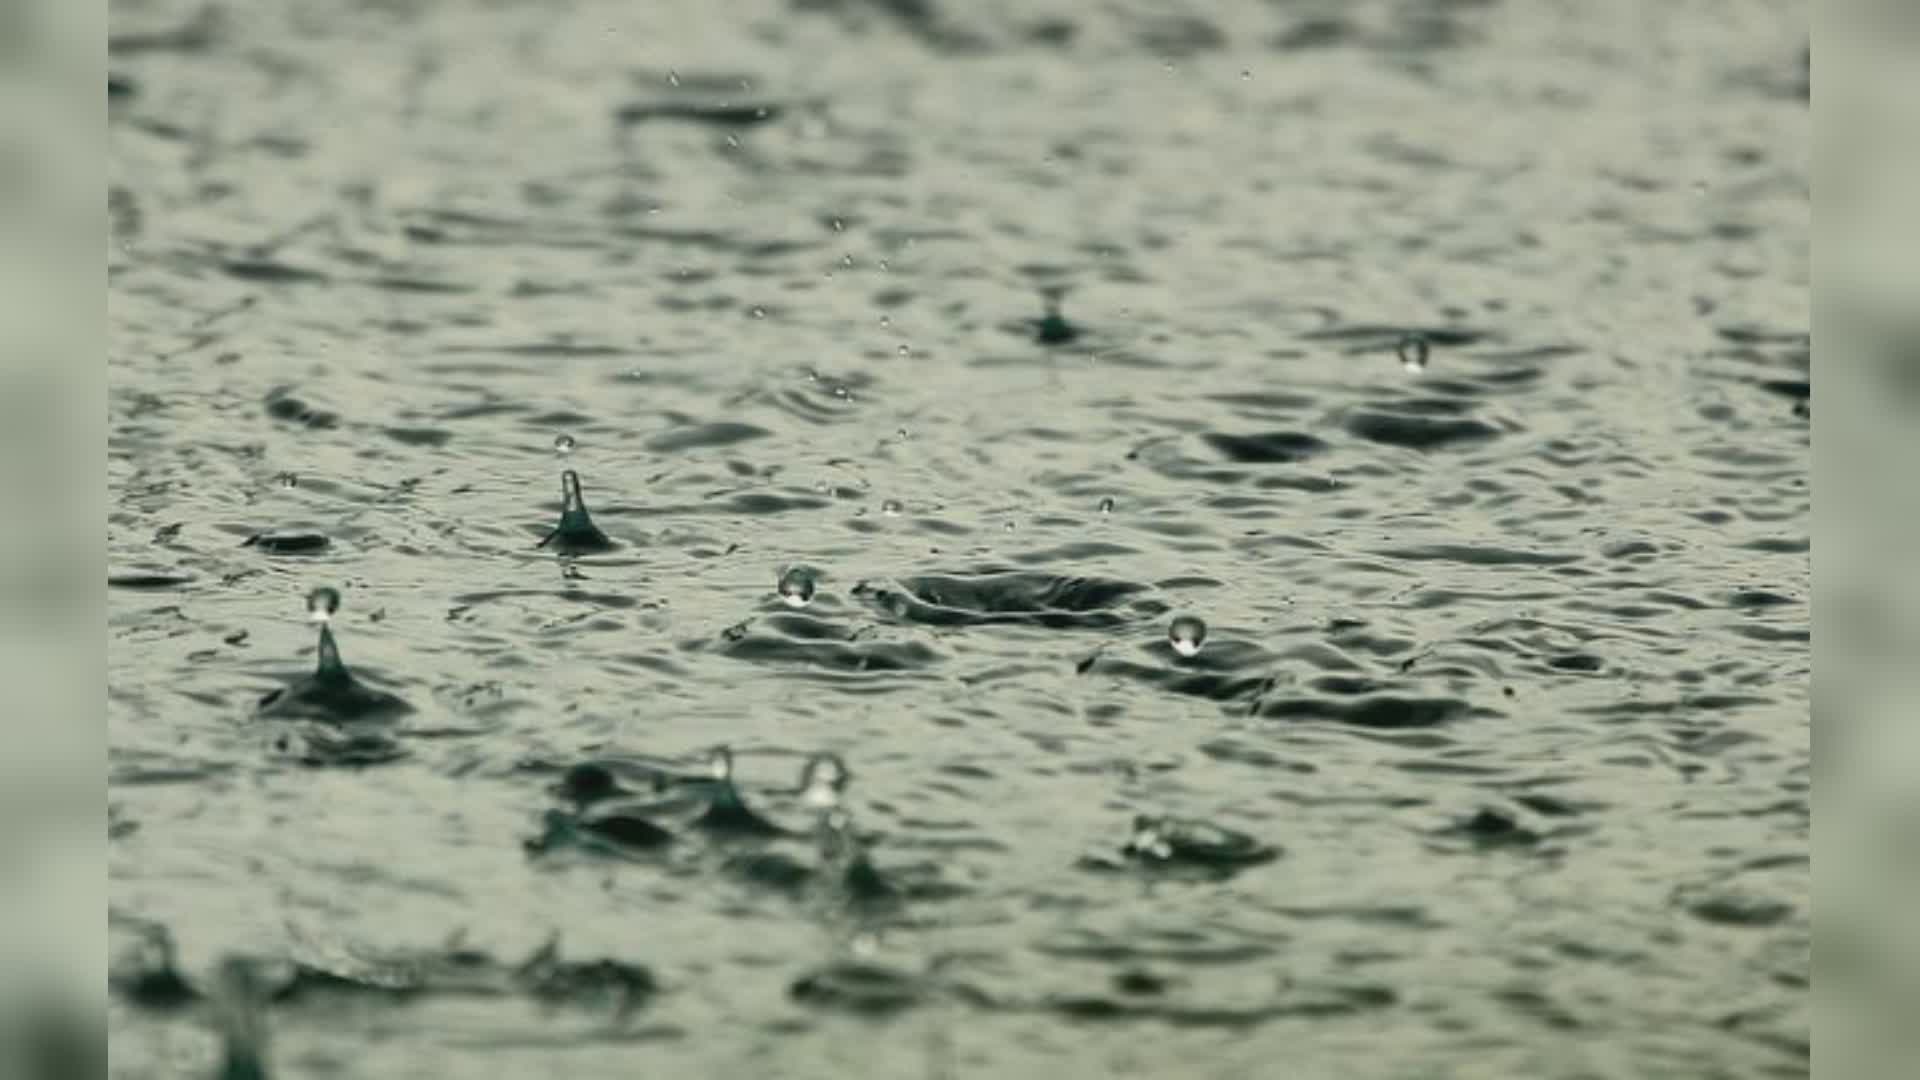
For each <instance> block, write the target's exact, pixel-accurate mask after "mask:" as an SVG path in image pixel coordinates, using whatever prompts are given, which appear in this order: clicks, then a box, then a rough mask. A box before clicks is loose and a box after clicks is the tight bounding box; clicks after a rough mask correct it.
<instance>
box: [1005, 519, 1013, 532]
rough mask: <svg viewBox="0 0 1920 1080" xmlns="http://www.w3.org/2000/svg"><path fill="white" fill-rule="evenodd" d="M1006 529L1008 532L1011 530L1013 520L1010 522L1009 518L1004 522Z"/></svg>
mask: <svg viewBox="0 0 1920 1080" xmlns="http://www.w3.org/2000/svg"><path fill="white" fill-rule="evenodd" d="M1006 530H1007V531H1008V532H1012V531H1013V522H1012V521H1011V520H1009V521H1008V522H1007V523H1006Z"/></svg>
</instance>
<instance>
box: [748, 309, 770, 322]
mask: <svg viewBox="0 0 1920 1080" xmlns="http://www.w3.org/2000/svg"><path fill="white" fill-rule="evenodd" d="M748 314H750V315H752V316H753V317H754V318H756V319H764V318H766V317H767V309H766V308H763V307H756V308H754V309H753V310H752V311H751V312H749V313H748Z"/></svg>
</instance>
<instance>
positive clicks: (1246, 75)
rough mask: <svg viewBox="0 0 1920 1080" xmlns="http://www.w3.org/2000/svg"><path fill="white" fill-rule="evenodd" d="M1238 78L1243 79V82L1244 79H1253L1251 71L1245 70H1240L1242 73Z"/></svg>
mask: <svg viewBox="0 0 1920 1080" xmlns="http://www.w3.org/2000/svg"><path fill="white" fill-rule="evenodd" d="M1240 78H1241V79H1243V80H1245V79H1251V78H1253V72H1251V71H1246V70H1242V71H1241V72H1240Z"/></svg>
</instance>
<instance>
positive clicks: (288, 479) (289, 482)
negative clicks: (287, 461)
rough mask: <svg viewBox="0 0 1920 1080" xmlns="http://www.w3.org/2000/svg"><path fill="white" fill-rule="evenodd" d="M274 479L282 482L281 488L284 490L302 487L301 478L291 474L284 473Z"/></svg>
mask: <svg viewBox="0 0 1920 1080" xmlns="http://www.w3.org/2000/svg"><path fill="white" fill-rule="evenodd" d="M274 479H276V480H278V481H280V486H281V487H284V488H291V487H299V486H300V478H299V477H298V476H295V475H294V474H292V473H290V472H283V473H281V474H280V475H279V476H277V477H275V478H274Z"/></svg>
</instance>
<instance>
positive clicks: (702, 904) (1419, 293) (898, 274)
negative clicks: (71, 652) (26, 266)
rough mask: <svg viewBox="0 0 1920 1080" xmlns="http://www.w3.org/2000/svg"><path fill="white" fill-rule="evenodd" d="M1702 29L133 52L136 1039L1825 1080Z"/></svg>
mask: <svg viewBox="0 0 1920 1080" xmlns="http://www.w3.org/2000/svg"><path fill="white" fill-rule="evenodd" d="M1708 8H1709V9H1711V10H1712V11H1713V12H1721V9H1722V8H1724V12H1721V13H1722V14H1725V15H1727V17H1726V18H1720V17H1718V15H1714V14H1710V13H1709V14H1703V12H1702V11H1701V10H1698V9H1697V7H1694V6H1688V7H1685V8H1684V10H1683V8H1682V7H1681V6H1668V5H1661V4H1657V3H1653V2H1651V0H1647V2H1634V3H1629V4H1624V5H1613V6H1608V5H1590V6H1587V7H1583V8H1580V9H1579V10H1571V9H1568V10H1561V9H1559V8H1554V9H1552V10H1549V9H1548V8H1546V7H1542V6H1533V5H1524V4H1517V3H1514V2H1512V0H1508V2H1505V3H1501V2H1491V3H1408V2H1400V0H1368V2H1363V3H1354V4H1345V5H1331V6H1329V5H1324V4H1315V3H1306V2H1299V3H1252V2H1248V3H1230V4H1207V5H1195V4H1176V5H1147V6H1145V7H1142V6H1140V5H1126V4H1117V3H1114V4H1107V3H1097V4H1042V5H1039V6H1037V7H1036V6H1033V5H1013V4H1002V3H997V2H996V3H987V4H980V5H973V4H968V5H961V4H957V3H946V4H938V3H911V4H908V3H866V2H861V0H752V2H750V3H744V4H739V5H731V4H730V5H726V6H725V9H724V12H723V11H722V10H721V9H720V8H718V7H714V6H711V5H703V4H695V3H671V4H648V5H633V4H623V3H613V2H611V0H560V2H557V3H537V4H536V3H526V4H513V3H507V4H495V5H481V6H476V5H469V4H456V3H450V2H444V0H441V2H426V3H419V4H409V5H391V4H386V5H382V4H371V5H331V6H322V7H314V6H311V5H297V4H274V3H263V4H253V5H232V6H230V7H228V8H218V7H211V8H207V9H206V13H204V14H201V13H200V12H199V10H198V9H197V8H196V7H194V6H193V5H191V4H182V3H173V2H171V0H147V2H144V3H133V2H128V3H124V4H116V6H115V23H116V26H115V32H114V36H113V42H112V45H111V56H112V67H113V80H112V82H111V83H110V85H109V98H110V100H111V101H112V108H113V113H112V117H113V119H112V134H111V151H110V156H109V164H110V171H111V183H112V191H111V198H110V203H109V212H110V218H111V221H112V227H113V240H112V245H111V247H110V250H109V253H108V264H109V280H110V318H111V322H112V326H113V334H114V338H113V349H112V355H111V359H110V371H111V385H112V389H111V398H110V402H109V407H110V415H111V429H110V430H111V443H110V449H109V454H110V458H109V476H108V481H109V497H110V511H109V520H108V530H109V545H110V558H111V561H110V564H109V566H108V567H107V573H108V583H109V585H110V586H111V589H110V593H109V596H110V608H109V625H108V634H109V647H110V650H111V651H110V657H111V671H112V678H111V683H110V686H109V689H108V710H109V712H108V716H109V732H110V739H111V751H110V766H109V768H110V779H109V791H108V798H109V803H110V814H109V820H110V822H111V825H110V828H111V834H110V843H111V848H110V861H109V880H110V892H111V897H112V912H111V915H110V920H109V921H110V929H111V930H112V931H113V932H114V934H115V935H116V938H117V940H118V944H119V946H120V947H119V948H118V949H117V950H116V956H117V957H119V959H118V960H117V962H116V968H115V974H114V980H113V983H112V985H113V988H114V992H115V1002H116V1004H115V1006H114V1009H115V1012H114V1017H113V1040H114V1046H113V1053H114V1060H115V1066H116V1069H118V1070H120V1071H122V1072H124V1073H125V1074H126V1075H128V1076H179V1075H217V1074H218V1073H217V1070H218V1069H219V1068H220V1067H221V1062H222V1060H223V1058H222V1055H226V1060H227V1061H228V1062H230V1063H232V1064H230V1065H229V1067H228V1068H229V1075H233V1072H232V1070H234V1069H245V1068H247V1067H249V1063H250V1062H253V1061H255V1060H256V1059H257V1060H258V1062H259V1063H260V1064H261V1065H262V1067H263V1068H265V1069H267V1070H269V1071H270V1073H271V1075H309V1074H311V1075H319V1074H321V1073H331V1074H334V1075H354V1076H418V1077H438V1076H474V1075H534V1074H538V1073H540V1072H544V1071H550V1070H552V1069H554V1068H556V1067H558V1068H563V1069H565V1070H567V1071H568V1072H569V1073H570V1074H572V1075H579V1076H619V1075H630V1074H631V1073H632V1072H633V1070H634V1068H635V1067H636V1064H635V1063H636V1062H637V1061H641V1060H644V1061H645V1065H644V1066H642V1067H643V1068H644V1069H645V1071H647V1072H649V1073H652V1072H666V1071H676V1070H677V1071H679V1072H682V1073H686V1074H688V1075H701V1076H705V1075H762V1074H766V1075H772V1074H774V1073H778V1074H779V1075H788V1076H818V1077H839V1076H848V1075H890V1076H891V1075H898V1076H919V1075H928V1076H1000V1075H1008V1076H1032V1075H1040V1074H1042V1073H1050V1072H1053V1071H1055V1070H1057V1069H1059V1068H1061V1067H1062V1064H1063V1063H1065V1062H1069V1061H1070V1062H1072V1063H1073V1064H1074V1065H1075V1067H1076V1068H1077V1069H1078V1071H1089V1070H1092V1071H1099V1072H1101V1073H1103V1074H1113V1075H1142V1076H1149V1075H1151V1076H1167V1075H1220V1076H1229V1075H1266V1074H1267V1073H1269V1072H1270V1071H1271V1066H1272V1063H1273V1062H1274V1061H1287V1062H1290V1063H1293V1065H1294V1071H1295V1072H1297V1073H1298V1074H1300V1075H1341V1076H1348V1075H1351V1076H1375V1075H1378V1076H1387V1075H1396V1076H1397V1075H1426V1074H1433V1073H1456V1072H1461V1071H1463V1070H1465V1071H1470V1072H1476V1074H1479V1073H1484V1074H1487V1075H1501V1076H1541V1077H1549V1076H1577V1075H1599V1074H1601V1073H1608V1070H1619V1071H1621V1074H1622V1075H1634V1076H1652V1075H1661V1076H1666V1075H1674V1076H1702V1077H1705V1076H1727V1077H1742V1078H1744V1077H1753V1076H1769V1075H1778V1076H1788V1075H1804V1073H1805V1070H1806V1064H1807V1048H1808V1039H1807V1019H1806V990H1807V979H1808V963H1807V957H1808V940H1809V930H1808V912H1807V906H1808V905H1807V899H1806V894H1807V880H1808V872H1807V867H1808V863H1807V822H1808V786H1809V753H1808V744H1807V729H1806V721H1807V669H1808V663H1809V660H1808V655H1809V641H1808V625H1809V618H1808V607H1807V596H1808V567H1807V552H1808V545H1807V529H1808V521H1807V515H1808V507H1809V492H1808V487H1807V461H1808V455H1807V448H1808V413H1809V411H1810V408H1809V402H1810V390H1809V386H1810V382H1809V377H1808V367H1809V352H1810V349H1809V338H1808V333H1807V325H1808V315H1807V301H1806V287H1807V277H1808V263H1807V249H1806V244H1805V235H1806V232H1805V230H1806V227H1807V220H1808V216H1807V162H1806V156H1805V155H1806V153H1807V150H1806V145H1807V142H1806V138H1805V131H1806V128H1805V124H1806V108H1805V104H1806V103H1805V79H1804V70H1805V67H1804V60H1803V48H1804V44H1805V42H1804V26H1803V21H1802V24H1800V25H1797V20H1800V13H1799V12H1798V11H1797V10H1796V9H1794V8H1793V7H1792V6H1791V5H1787V4H1785V3H1768V4H1762V5H1753V4H1732V3H1728V4H1722V5H1715V4H1709V5H1708ZM1736 14H1737V17H1735V16H1736ZM1766 72H1772V73H1773V74H1772V75H1765V74H1764V73H1766ZM1756 73H1759V74H1756ZM556 458H557V459H558V461H557V462H556ZM556 473H558V474H559V475H560V477H561V485H560V486H561V490H560V492H559V493H558V498H557V499H556V493H555V491H554V487H553V485H554V480H555V476H556ZM588 487H590V488H591V489H592V491H593V496H592V499H591V511H589V500H588V498H587V496H586V494H585V491H584V489H585V488H588ZM317 587H324V588H325V589H327V590H329V591H330V593H331V596H330V599H329V596H328V594H325V593H320V594H316V595H317V596H318V597H319V599H318V600H316V604H317V608H316V611H317V612H318V613H324V614H325V615H327V616H328V617H329V618H328V619H327V620H326V621H323V622H322V624H321V629H320V630H319V631H318V634H319V636H320V641H319V647H318V650H317V655H316V656H314V657H313V658H312V659H311V660H309V659H306V658H304V654H303V652H302V650H303V649H304V648H305V647H306V646H307V645H308V644H309V643H311V642H312V641H313V639H312V638H308V637H306V636H305V635H306V634H308V633H314V632H315V631H313V630H311V629H303V628H301V627H300V626H299V625H298V621H297V618H296V616H297V613H298V609H297V608H295V607H293V598H296V597H298V596H302V595H306V594H308V593H309V592H310V591H311V590H314V589H316V588H317ZM343 600H344V603H343ZM336 612H338V614H336ZM336 633H337V634H338V636H339V641H338V642H337V643H336V642H335V640H334V635H335V634H336ZM343 653H344V656H345V658H346V659H345V660H342V655H343ZM347 660H350V661H351V665H352V666H351V668H350V669H349V668H348V666H347V664H346V661H347ZM309 665H312V666H309ZM263 697H264V698H266V699H268V700H267V705H266V707H264V708H259V707H257V706H258V705H259V703H260V702H261V700H262V698H263ZM716 747H720V748H721V749H715V748H716ZM856 775H857V781H851V782H850V778H852V777H854V776H856ZM796 778H797V779H796ZM456 931H457V932H456ZM450 934H451V935H452V936H451V937H450V936H449V935H450ZM518 957H527V958H528V959H525V960H517V959H514V958H518ZM563 957H569V958H571V959H563ZM716 1032H725V1037H723V1038H717V1037H715V1033H716ZM1196 1063H1205V1066H1204V1068H1200V1067H1199V1066H1197V1065H1196ZM1196 1068H1200V1072H1199V1073H1195V1072H1194V1070H1195V1069H1196ZM1608 1074H1610V1073H1608Z"/></svg>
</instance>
